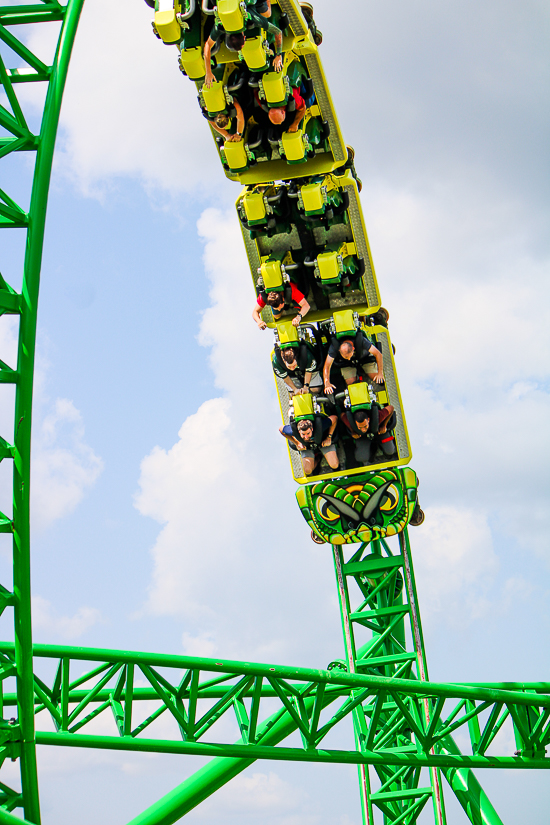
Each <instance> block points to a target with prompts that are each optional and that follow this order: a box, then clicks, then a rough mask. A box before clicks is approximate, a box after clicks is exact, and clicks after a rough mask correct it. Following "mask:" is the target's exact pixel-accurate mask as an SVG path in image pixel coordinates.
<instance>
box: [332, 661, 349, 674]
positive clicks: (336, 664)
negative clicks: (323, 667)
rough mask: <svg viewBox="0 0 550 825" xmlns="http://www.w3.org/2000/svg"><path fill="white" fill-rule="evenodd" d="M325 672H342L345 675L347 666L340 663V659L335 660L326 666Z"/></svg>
mask: <svg viewBox="0 0 550 825" xmlns="http://www.w3.org/2000/svg"><path fill="white" fill-rule="evenodd" d="M327 670H343V671H344V672H345V673H347V670H348V666H347V665H346V663H345V662H343V661H342V659H336V660H335V661H334V662H331V663H330V664H329V665H328V666H327Z"/></svg>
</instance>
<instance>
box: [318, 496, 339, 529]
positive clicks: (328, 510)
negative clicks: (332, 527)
mask: <svg viewBox="0 0 550 825" xmlns="http://www.w3.org/2000/svg"><path fill="white" fill-rule="evenodd" d="M315 509H316V510H317V512H318V514H319V515H320V516H321V518H322V519H324V520H325V521H327V522H328V523H329V524H330V523H331V522H334V521H338V519H339V518H340V513H338V512H337V511H336V510H335V509H333V505H331V502H330V501H327V500H326V498H323V496H318V497H317V499H316V500H315Z"/></svg>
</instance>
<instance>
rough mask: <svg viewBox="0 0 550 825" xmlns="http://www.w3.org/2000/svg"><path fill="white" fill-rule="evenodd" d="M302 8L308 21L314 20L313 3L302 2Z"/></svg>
mask: <svg viewBox="0 0 550 825" xmlns="http://www.w3.org/2000/svg"><path fill="white" fill-rule="evenodd" d="M300 9H301V11H302V14H303V15H304V18H305V19H306V20H307V22H308V23H310V22H312V21H313V6H312V5H311V3H300Z"/></svg>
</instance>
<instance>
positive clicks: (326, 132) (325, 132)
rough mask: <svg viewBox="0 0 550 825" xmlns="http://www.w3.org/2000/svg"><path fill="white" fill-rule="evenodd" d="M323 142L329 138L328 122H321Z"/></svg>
mask: <svg viewBox="0 0 550 825" xmlns="http://www.w3.org/2000/svg"><path fill="white" fill-rule="evenodd" d="M322 135H323V140H328V138H329V137H330V125H329V122H328V120H323V130H322Z"/></svg>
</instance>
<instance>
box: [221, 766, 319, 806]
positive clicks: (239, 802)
mask: <svg viewBox="0 0 550 825" xmlns="http://www.w3.org/2000/svg"><path fill="white" fill-rule="evenodd" d="M304 797H305V794H304V792H303V791H302V790H300V789H299V788H296V787H293V786H292V785H291V784H290V783H289V782H285V780H283V779H281V778H280V776H278V775H277V774H276V773H274V772H273V771H269V773H267V774H266V773H253V774H252V775H246V774H244V775H243V774H241V775H240V776H237V777H235V779H234V780H232V781H231V782H230V783H229V785H227V787H226V788H225V789H224V790H223V791H222V792H221V793H220V804H222V805H223V806H224V807H226V808H227V810H228V811H229V812H234V811H238V812H239V813H243V814H246V813H256V814H258V815H261V814H264V815H265V814H267V815H268V816H273V815H275V814H281V813H286V812H288V811H291V810H292V809H293V808H295V807H296V806H298V805H299V804H300V803H303V802H304Z"/></svg>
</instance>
